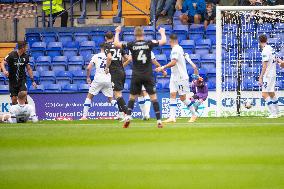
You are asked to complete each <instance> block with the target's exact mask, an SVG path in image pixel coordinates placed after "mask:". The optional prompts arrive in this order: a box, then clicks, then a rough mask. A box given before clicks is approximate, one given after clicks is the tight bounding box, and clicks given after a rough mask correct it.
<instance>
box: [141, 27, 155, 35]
mask: <svg viewBox="0 0 284 189" xmlns="http://www.w3.org/2000/svg"><path fill="white" fill-rule="evenodd" d="M143 30H144V33H145V34H153V33H154V32H155V27H154V26H143Z"/></svg>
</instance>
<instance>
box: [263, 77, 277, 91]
mask: <svg viewBox="0 0 284 189" xmlns="http://www.w3.org/2000/svg"><path fill="white" fill-rule="evenodd" d="M275 83H276V77H263V85H262V92H275Z"/></svg>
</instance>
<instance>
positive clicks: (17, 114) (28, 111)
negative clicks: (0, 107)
mask: <svg viewBox="0 0 284 189" xmlns="http://www.w3.org/2000/svg"><path fill="white" fill-rule="evenodd" d="M17 99H18V104H16V105H12V106H11V108H10V113H9V114H5V115H0V122H4V123H26V122H27V121H28V120H29V119H30V118H31V119H32V122H34V123H35V122H38V118H37V116H36V114H35V109H34V107H33V106H31V105H30V104H26V100H27V92H26V91H21V92H19V93H18V98H17Z"/></svg>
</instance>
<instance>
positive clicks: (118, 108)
mask: <svg viewBox="0 0 284 189" xmlns="http://www.w3.org/2000/svg"><path fill="white" fill-rule="evenodd" d="M110 103H111V105H113V106H114V107H115V108H116V109H117V110H118V111H120V107H119V106H118V104H117V101H116V100H111V102H110Z"/></svg>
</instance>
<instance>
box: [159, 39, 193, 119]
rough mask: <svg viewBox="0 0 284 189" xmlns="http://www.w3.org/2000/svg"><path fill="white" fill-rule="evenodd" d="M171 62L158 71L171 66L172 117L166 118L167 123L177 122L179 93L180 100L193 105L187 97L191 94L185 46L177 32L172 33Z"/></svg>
mask: <svg viewBox="0 0 284 189" xmlns="http://www.w3.org/2000/svg"><path fill="white" fill-rule="evenodd" d="M170 45H171V47H172V51H171V62H170V63H168V64H167V65H165V66H162V67H159V68H157V69H156V71H158V72H160V71H163V70H164V69H167V68H171V72H172V74H171V78H170V117H169V118H168V119H167V120H165V121H164V122H165V123H170V122H176V107H177V101H176V96H177V93H178V94H179V97H180V100H181V101H182V102H183V103H184V104H185V105H186V106H187V107H188V108H190V106H191V101H190V100H189V99H188V98H187V97H186V95H187V94H189V92H190V90H189V77H188V74H187V69H186V61H185V57H184V51H183V48H182V47H181V46H180V45H179V44H178V38H177V35H176V34H171V35H170Z"/></svg>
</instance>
